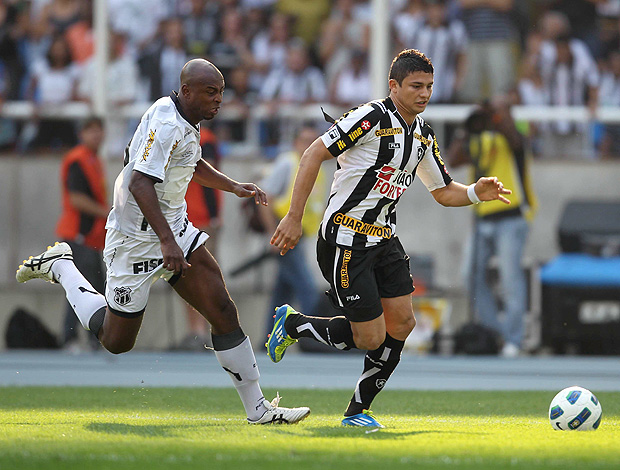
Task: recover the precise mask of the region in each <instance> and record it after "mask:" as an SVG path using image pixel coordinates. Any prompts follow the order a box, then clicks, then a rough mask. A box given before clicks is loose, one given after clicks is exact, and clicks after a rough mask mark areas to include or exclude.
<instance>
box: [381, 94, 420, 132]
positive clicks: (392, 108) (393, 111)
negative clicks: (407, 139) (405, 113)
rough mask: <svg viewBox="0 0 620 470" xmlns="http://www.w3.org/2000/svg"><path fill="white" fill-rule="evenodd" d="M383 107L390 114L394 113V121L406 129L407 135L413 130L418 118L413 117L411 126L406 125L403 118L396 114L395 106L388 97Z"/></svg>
mask: <svg viewBox="0 0 620 470" xmlns="http://www.w3.org/2000/svg"><path fill="white" fill-rule="evenodd" d="M385 107H386V108H387V109H389V110H390V111H391V112H392V113H394V115H395V116H396V119H398V122H400V124H401V125H402V126H403V127H404V128H405V129H407V133H408V134H410V133H411V131H412V130H413V129H415V127H416V123H417V122H418V116H416V117H415V119H414V120H413V122H412V123H411V125H409V124H407V121H405V118H403V117H402V116H401V115H400V113H399V112H398V109H397V108H396V105H395V104H394V101H392V98H390V97H389V96H388V97H387V98H386V99H385Z"/></svg>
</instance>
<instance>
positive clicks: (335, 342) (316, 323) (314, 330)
mask: <svg viewBox="0 0 620 470" xmlns="http://www.w3.org/2000/svg"><path fill="white" fill-rule="evenodd" d="M284 328H285V329H286V332H287V333H288V335H289V336H290V337H291V338H295V339H299V338H312V339H315V340H316V341H318V342H320V343H323V344H327V345H328V346H332V347H334V348H336V349H341V350H345V351H346V350H349V349H352V348H355V343H354V342H353V331H352V330H351V324H350V323H349V320H347V319H346V318H345V317H332V318H326V317H325V318H324V317H308V316H306V315H303V314H301V313H293V314H291V315H289V316H288V317H287V318H286V322H285V323H284Z"/></svg>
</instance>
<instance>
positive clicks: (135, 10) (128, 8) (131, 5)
mask: <svg viewBox="0 0 620 470" xmlns="http://www.w3.org/2000/svg"><path fill="white" fill-rule="evenodd" d="M108 11H111V12H114V14H113V15H110V23H111V25H112V29H113V30H114V31H118V32H121V33H125V34H126V35H127V46H128V48H129V53H130V55H132V56H134V57H139V55H140V54H142V51H143V50H144V49H145V48H146V47H148V46H150V45H151V44H152V43H153V42H157V40H158V37H157V33H158V31H159V30H160V24H161V23H162V22H164V21H165V20H166V19H167V18H170V17H171V16H173V15H171V13H172V12H170V11H169V8H168V5H167V0H149V1H148V3H146V2H144V0H108ZM138 19H139V21H137V20H138ZM168 93H169V91H168V92H166V94H168ZM145 99H148V96H147V97H145Z"/></svg>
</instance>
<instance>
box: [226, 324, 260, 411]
mask: <svg viewBox="0 0 620 470" xmlns="http://www.w3.org/2000/svg"><path fill="white" fill-rule="evenodd" d="M215 357H217V360H218V361H219V363H220V365H221V366H222V367H223V368H224V370H225V371H226V372H228V375H230V378H231V379H232V381H233V385H234V386H235V388H236V389H237V393H238V394H239V398H241V402H242V403H243V407H244V408H245V412H246V414H247V415H248V418H249V419H251V420H253V421H254V420H257V419H258V418H260V417H261V416H263V414H265V411H266V409H267V408H265V406H264V405H263V402H264V401H265V396H264V395H263V392H262V390H261V389H260V385H259V383H258V378H259V377H260V373H259V372H258V365H257V364H256V358H255V357H254V351H252V344H251V343H250V338H248V337H247V336H246V337H245V339H244V340H243V342H242V343H241V344H240V345H239V346H235V347H234V348H232V349H226V350H224V351H215Z"/></svg>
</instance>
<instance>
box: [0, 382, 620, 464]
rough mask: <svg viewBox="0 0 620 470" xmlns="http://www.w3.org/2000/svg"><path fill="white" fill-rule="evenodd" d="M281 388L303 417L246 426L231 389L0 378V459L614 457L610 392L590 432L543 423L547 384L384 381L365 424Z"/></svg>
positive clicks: (486, 460) (311, 396)
mask: <svg viewBox="0 0 620 470" xmlns="http://www.w3.org/2000/svg"><path fill="white" fill-rule="evenodd" d="M265 392H266V394H267V396H268V397H271V396H272V395H275V391H273V390H265ZM282 395H283V397H284V398H283V401H282V405H283V406H287V405H288V406H294V405H302V404H303V405H309V406H310V407H311V408H312V414H311V415H310V417H309V418H308V419H306V420H305V421H303V422H302V423H300V424H298V425H293V426H250V425H248V424H246V422H245V419H244V414H243V409H242V407H241V404H240V402H239V400H238V398H237V395H236V393H235V391H234V390H233V389H186V388H181V389H178V388H154V389H128V388H60V387H58V388H55V387H53V388H50V387H48V388H44V387H27V388H26V387H24V388H21V387H10V388H0V469H2V470H5V469H6V470H9V469H10V470H13V469H20V470H21V469H37V470H42V469H50V468H53V469H104V468H105V469H114V470H122V469H140V470H143V469H175V468H179V469H180V468H183V469H188V468H201V469H222V468H223V469H240V468H248V469H249V468H251V469H280V470H283V469H287V468H290V469H292V470H301V469H321V470H327V469H331V468H336V469H360V468H378V469H381V468H384V469H386V470H387V469H392V468H416V469H419V468H446V467H449V468H459V469H461V468H471V469H474V468H475V469H503V468H511V469H538V468H540V469H549V468H551V469H553V468H558V469H560V468H562V469H571V468H579V469H584V468H585V469H590V468H596V469H603V468H609V469H612V468H613V469H618V468H620V393H615V392H614V393H597V396H598V398H599V399H600V401H601V404H602V406H603V421H602V424H601V427H600V428H599V429H598V430H597V431H594V432H560V431H554V430H553V429H552V428H551V426H550V424H549V422H548V419H547V409H548V406H549V402H550V400H551V398H553V396H554V395H555V391H551V392H418V391H407V392H403V391H390V390H385V391H384V392H382V393H381V394H380V395H379V397H378V398H377V400H376V401H375V404H374V405H373V409H375V413H376V415H377V417H378V418H380V420H381V422H382V423H383V424H385V425H386V426H387V428H386V429H383V430H378V431H376V432H367V430H365V429H362V428H344V427H342V426H340V421H339V420H340V416H341V413H342V410H343V408H344V407H345V405H346V403H347V402H348V399H349V398H350V393H349V392H345V391H324V390H283V391H282Z"/></svg>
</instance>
